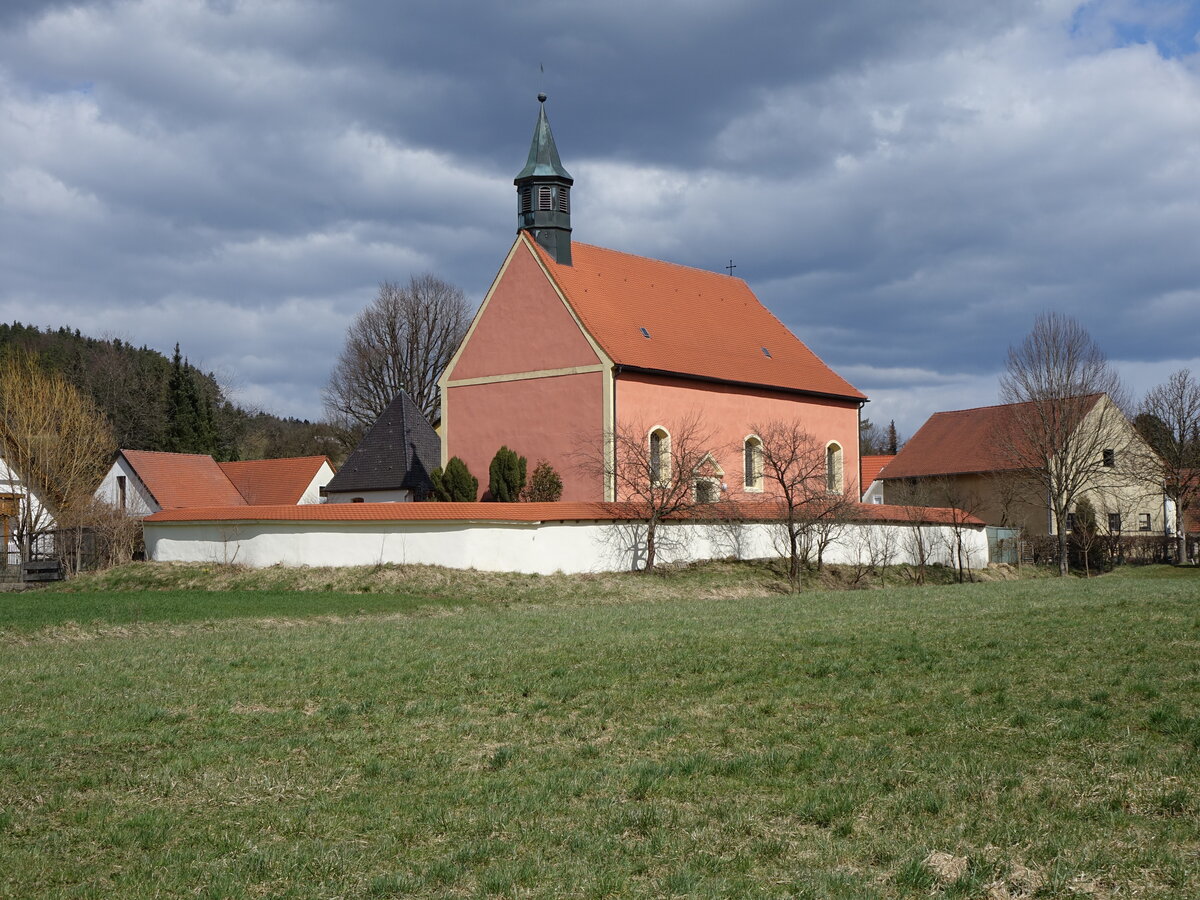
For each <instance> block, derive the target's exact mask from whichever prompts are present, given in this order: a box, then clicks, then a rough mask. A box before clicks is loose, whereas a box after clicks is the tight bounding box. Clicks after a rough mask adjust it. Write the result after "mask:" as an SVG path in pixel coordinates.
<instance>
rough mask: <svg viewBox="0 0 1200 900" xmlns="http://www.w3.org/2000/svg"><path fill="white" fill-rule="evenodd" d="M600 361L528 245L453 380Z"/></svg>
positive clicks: (490, 302)
mask: <svg viewBox="0 0 1200 900" xmlns="http://www.w3.org/2000/svg"><path fill="white" fill-rule="evenodd" d="M599 361H600V360H599V359H598V358H597V357H596V354H595V351H593V350H592V347H591V345H590V344H589V343H588V342H587V339H586V338H585V337H584V336H583V332H581V331H580V330H579V326H578V325H577V324H576V323H575V320H574V319H573V318H572V317H571V314H570V313H569V312H568V311H567V308H566V307H565V306H564V305H563V302H562V300H561V299H560V298H559V296H558V294H557V293H556V292H555V290H554V288H553V287H551V285H550V282H549V281H548V280H547V278H546V273H545V272H543V271H542V268H541V266H539V265H538V263H537V260H535V259H534V257H533V254H532V253H531V252H530V250H529V248H528V247H526V246H524V244H518V245H517V248H516V252H515V253H514V254H513V257H512V259H511V260H510V261H509V264H508V268H507V269H505V271H504V274H503V276H502V277H501V278H500V280H499V282H498V283H497V284H496V287H495V290H493V291H492V295H491V298H490V299H489V300H488V303H487V306H486V308H485V309H484V310H483V312H482V313H481V314H480V317H479V320H478V321H477V322H476V323H475V329H474V331H473V332H472V334H471V339H470V341H469V342H468V343H467V345H466V347H465V348H464V349H463V353H462V355H461V356H460V357H459V359H458V363H457V365H455V367H454V370H453V371H452V372H451V374H450V378H451V380H458V379H464V378H480V377H486V376H489V375H509V374H513V373H517V372H532V371H541V370H544V369H565V368H571V367H574V366H587V365H595V364H596V363H598V362H599Z"/></svg>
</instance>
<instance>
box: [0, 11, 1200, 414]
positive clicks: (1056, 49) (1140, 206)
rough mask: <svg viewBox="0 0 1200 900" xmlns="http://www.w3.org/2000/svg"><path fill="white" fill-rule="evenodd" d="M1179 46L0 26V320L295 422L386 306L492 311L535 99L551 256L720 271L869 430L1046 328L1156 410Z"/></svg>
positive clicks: (1188, 267)
mask: <svg viewBox="0 0 1200 900" xmlns="http://www.w3.org/2000/svg"><path fill="white" fill-rule="evenodd" d="M1194 20H1195V10H1194V9H1193V8H1192V6H1191V5H1190V4H1185V3H1170V2H1149V3H1135V2H1122V0H1114V2H1104V0H1101V2H1090V3H1086V4H1078V3H1072V2H1066V0H1051V2H1046V3H1034V2H1002V3H992V4H986V5H984V6H982V7H981V6H980V5H978V4H964V3H961V2H957V0H946V2H934V0H925V2H921V3H917V4H895V3H883V2H878V0H875V2H865V0H858V2H845V3H839V4H828V3H817V2H811V3H785V2H752V3H744V4H737V5H731V4H728V3H724V2H696V0H689V2H684V0H664V2H659V3H655V4H645V3H642V2H639V3H636V4H635V3H632V2H624V0H617V2H611V3H604V4H574V3H553V2H527V3H513V4H489V3H463V2H448V3H442V4H396V3H391V2H382V0H380V2H355V3H342V2H336V3H335V2H317V0H265V2H254V3H249V2H237V0H229V2H208V3H206V2H201V0H144V2H121V0H114V2H106V3H72V4H53V3H49V4H35V3H18V4H6V5H5V8H4V11H3V12H0V25H2V26H3V27H2V28H0V160H2V162H0V203H2V204H3V206H2V208H3V219H2V220H0V267H2V270H3V272H4V279H3V282H0V317H3V318H8V319H22V320H25V321H32V322H34V323H36V324H44V325H55V326H56V325H58V324H60V323H65V324H69V325H71V326H72V327H78V328H80V329H82V330H84V331H86V332H89V333H93V334H105V333H110V334H119V335H122V336H125V337H129V338H130V339H132V340H134V341H135V342H137V343H143V342H145V343H150V344H151V345H152V346H156V347H158V348H160V349H163V350H169V349H170V347H171V346H172V345H173V344H174V342H175V341H176V340H178V341H180V342H181V343H182V344H183V345H184V349H185V352H187V353H189V355H190V356H191V357H192V359H193V360H194V361H196V362H198V363H201V364H204V365H206V366H209V367H212V368H215V369H217V370H218V372H220V373H222V374H223V375H224V376H225V377H226V378H227V380H228V381H229V383H230V384H231V386H232V387H233V388H235V389H237V390H239V391H240V396H241V397H242V398H243V399H245V400H246V401H248V402H252V403H255V404H257V405H259V406H262V407H263V408H267V409H271V410H274V411H278V412H283V413H289V414H299V415H306V416H315V415H318V414H319V413H320V388H321V386H322V385H323V383H324V382H325V380H326V378H327V377H328V373H329V368H330V366H331V365H332V364H333V361H334V358H335V356H336V353H337V350H338V347H339V344H340V341H341V337H342V334H343V333H344V330H345V326H346V324H347V322H348V321H349V319H350V317H351V316H352V315H353V314H354V313H355V312H356V311H357V310H358V309H360V308H361V307H362V306H363V305H364V304H365V303H366V302H367V301H368V300H369V299H370V297H371V296H372V294H373V293H374V289H375V286H376V285H377V283H378V282H379V281H380V280H383V279H397V278H399V279H403V278H405V277H407V275H408V274H410V273H415V272H421V271H425V270H430V271H434V272H436V273H438V274H440V275H443V276H444V277H447V278H448V279H450V280H452V281H455V282H457V283H458V284H460V285H461V286H462V287H463V288H464V289H466V290H467V291H468V293H470V294H471V295H472V296H473V297H474V298H475V299H476V300H478V299H479V298H480V297H481V296H482V294H483V292H484V290H485V289H486V287H487V284H488V282H489V281H490V279H491V277H492V276H493V275H494V273H495V269H496V266H497V265H498V263H499V261H500V259H501V258H502V256H503V254H504V252H505V251H506V249H507V247H508V245H509V242H510V241H511V239H512V233H513V229H514V227H515V220H514V218H515V217H514V211H513V187H512V176H513V174H514V173H515V172H516V170H517V169H519V168H520V165H521V162H522V161H523V159H524V154H525V151H526V149H527V147H528V141H529V135H530V132H531V130H532V126H533V121H534V117H535V115H536V101H535V100H534V98H533V95H534V94H535V93H536V91H537V90H538V89H545V90H546V91H547V92H548V93H549V94H550V96H551V100H550V102H549V104H548V110H549V113H550V116H551V120H552V123H553V126H554V129H555V134H556V137H557V138H558V143H559V148H560V150H561V152H562V155H563V159H564V162H565V164H566V166H567V168H568V169H570V170H571V171H572V173H573V174H574V175H575V177H576V191H575V195H574V198H575V211H574V224H575V228H576V232H575V233H576V237H577V238H579V239H581V240H585V241H590V242H594V243H600V244H605V245H608V246H614V247H617V248H620V249H623V250H628V251H631V252H635V253H642V254H646V255H652V256H662V257H664V258H667V259H672V260H675V261H678V262H682V263H686V264H691V265H698V266H702V267H705V268H709V269H714V270H716V269H719V268H720V267H721V266H723V265H724V264H725V263H726V262H727V261H728V260H729V259H730V258H731V257H732V258H734V260H735V261H736V262H737V264H738V269H737V274H738V275H741V276H743V277H745V278H746V279H747V280H748V281H749V282H750V284H751V286H752V287H753V288H754V289H755V290H756V291H757V292H758V293H759V295H760V296H761V297H762V299H763V300H764V301H765V302H767V304H768V305H769V306H770V307H771V308H772V309H773V310H774V311H775V312H776V313H777V314H778V315H779V316H780V318H782V319H783V320H784V321H785V322H786V323H787V324H789V325H790V326H791V327H792V328H793V329H794V330H795V331H796V332H797V333H798V334H800V336H801V337H802V338H804V339H805V340H806V341H807V342H808V343H809V344H810V345H811V346H812V347H813V348H814V350H816V351H817V352H818V353H819V354H820V355H821V356H822V357H823V358H825V359H826V360H827V361H828V362H830V363H831V364H833V365H834V366H835V367H837V368H838V369H839V370H840V371H842V372H843V374H845V375H847V377H849V378H850V379H851V380H852V381H854V382H855V383H856V384H857V385H858V386H859V387H860V388H862V389H864V390H865V391H866V392H867V393H868V394H870V395H871V396H872V398H873V400H874V402H873V403H872V404H871V406H870V407H868V415H871V416H872V417H873V418H875V419H876V420H879V419H884V420H886V419H887V418H890V417H895V418H897V420H898V422H900V423H901V424H902V430H906V431H911V430H912V429H913V428H915V427H916V426H917V425H919V424H920V422H921V421H922V420H923V419H924V418H925V416H926V415H928V414H929V413H930V412H932V411H934V410H935V409H938V408H950V407H953V406H963V405H974V404H976V403H987V402H992V401H993V400H994V397H995V372H996V370H997V369H998V368H999V366H1000V365H1001V364H1002V361H1003V358H1004V353H1005V349H1006V347H1007V345H1008V344H1009V343H1011V342H1013V341H1015V340H1018V339H1019V338H1020V337H1021V335H1022V334H1023V333H1024V332H1025V331H1026V330H1027V329H1028V327H1029V325H1030V323H1031V322H1032V320H1033V317H1034V315H1036V313H1038V312H1040V311H1042V310H1043V309H1058V310H1061V311H1064V312H1068V313H1070V314H1072V315H1075V316H1077V317H1078V318H1080V320H1081V321H1082V322H1083V323H1084V324H1085V326H1086V327H1088V328H1089V329H1090V330H1091V331H1092V333H1093V335H1094V336H1095V337H1096V338H1097V340H1099V341H1100V343H1101V344H1102V345H1103V346H1104V347H1105V348H1106V349H1107V350H1108V352H1109V354H1110V356H1112V357H1114V358H1117V359H1120V360H1122V361H1123V362H1124V363H1125V364H1126V365H1127V366H1128V368H1129V370H1130V372H1131V373H1136V379H1140V380H1141V381H1142V382H1146V383H1144V384H1142V385H1141V387H1143V388H1144V387H1148V386H1149V385H1150V384H1153V383H1154V381H1155V380H1161V378H1162V377H1165V375H1166V374H1167V372H1168V371H1169V369H1168V368H1166V367H1167V366H1169V365H1173V364H1177V363H1181V362H1186V361H1189V360H1193V359H1194V358H1195V357H1196V356H1197V355H1198V354H1197V351H1196V349H1195V347H1194V335H1195V334H1197V333H1200V302H1198V301H1200V294H1198V285H1200V268H1198V266H1200V264H1198V263H1197V261H1196V260H1197V259H1198V258H1200V253H1197V252H1196V251H1195V247H1194V244H1195V240H1194V236H1195V235H1196V234H1197V233H1198V232H1200V188H1198V187H1197V185H1198V184H1200V144H1198V139H1197V138H1196V135H1197V134H1200V113H1198V110H1200V87H1198V85H1200V79H1198V77H1197V70H1196V46H1195V40H1194V37H1195V32H1196V29H1195V28H1194V27H1193V25H1195V24H1196V23H1195V21H1194ZM539 64H543V65H544V67H545V74H544V75H541V74H540V73H539ZM1156 372H1160V373H1161V375H1157V376H1156V375H1155V373H1156Z"/></svg>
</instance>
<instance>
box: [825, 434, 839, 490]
mask: <svg viewBox="0 0 1200 900" xmlns="http://www.w3.org/2000/svg"><path fill="white" fill-rule="evenodd" d="M825 489H826V490H827V491H830V492H833V493H839V494H840V493H841V491H842V447H841V445H840V444H838V443H837V442H832V443H830V444H829V445H828V446H827V447H826V448H825Z"/></svg>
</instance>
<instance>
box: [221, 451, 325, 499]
mask: <svg viewBox="0 0 1200 900" xmlns="http://www.w3.org/2000/svg"><path fill="white" fill-rule="evenodd" d="M217 465H219V466H220V467H221V471H222V472H224V473H225V475H226V477H227V478H228V479H229V480H230V481H231V482H233V486H234V487H235V488H237V491H238V493H239V494H241V495H242V497H244V498H245V500H246V502H247V503H248V504H250V505H251V506H275V505H279V504H293V505H294V504H297V503H299V502H300V500H301V498H302V497H303V496H304V492H305V491H306V490H307V489H308V486H309V485H310V484H312V481H313V479H314V478H316V477H317V472H319V471H320V469H321V466H323V465H329V467H330V468H333V465H332V463H330V462H329V457H327V456H293V457H290V458H287V459H247V460H241V461H239V462H223V463H218V464H217Z"/></svg>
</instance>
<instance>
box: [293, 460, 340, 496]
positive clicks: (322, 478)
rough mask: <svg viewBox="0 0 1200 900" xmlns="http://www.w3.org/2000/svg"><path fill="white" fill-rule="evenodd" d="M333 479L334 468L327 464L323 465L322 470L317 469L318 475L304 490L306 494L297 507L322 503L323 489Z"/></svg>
mask: <svg viewBox="0 0 1200 900" xmlns="http://www.w3.org/2000/svg"><path fill="white" fill-rule="evenodd" d="M332 478H333V468H332V467H331V466H330V465H329V463H327V462H323V463H321V468H319V469H317V474H316V475H314V476H313V480H312V481H310V482H309V483H308V487H306V488H305V489H304V493H303V494H301V495H300V499H299V500H298V501H297V503H296V505H297V506H304V505H305V504H308V503H320V502H321V488H323V487H325V485H327V484H329V482H330V480H331V479H332Z"/></svg>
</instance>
